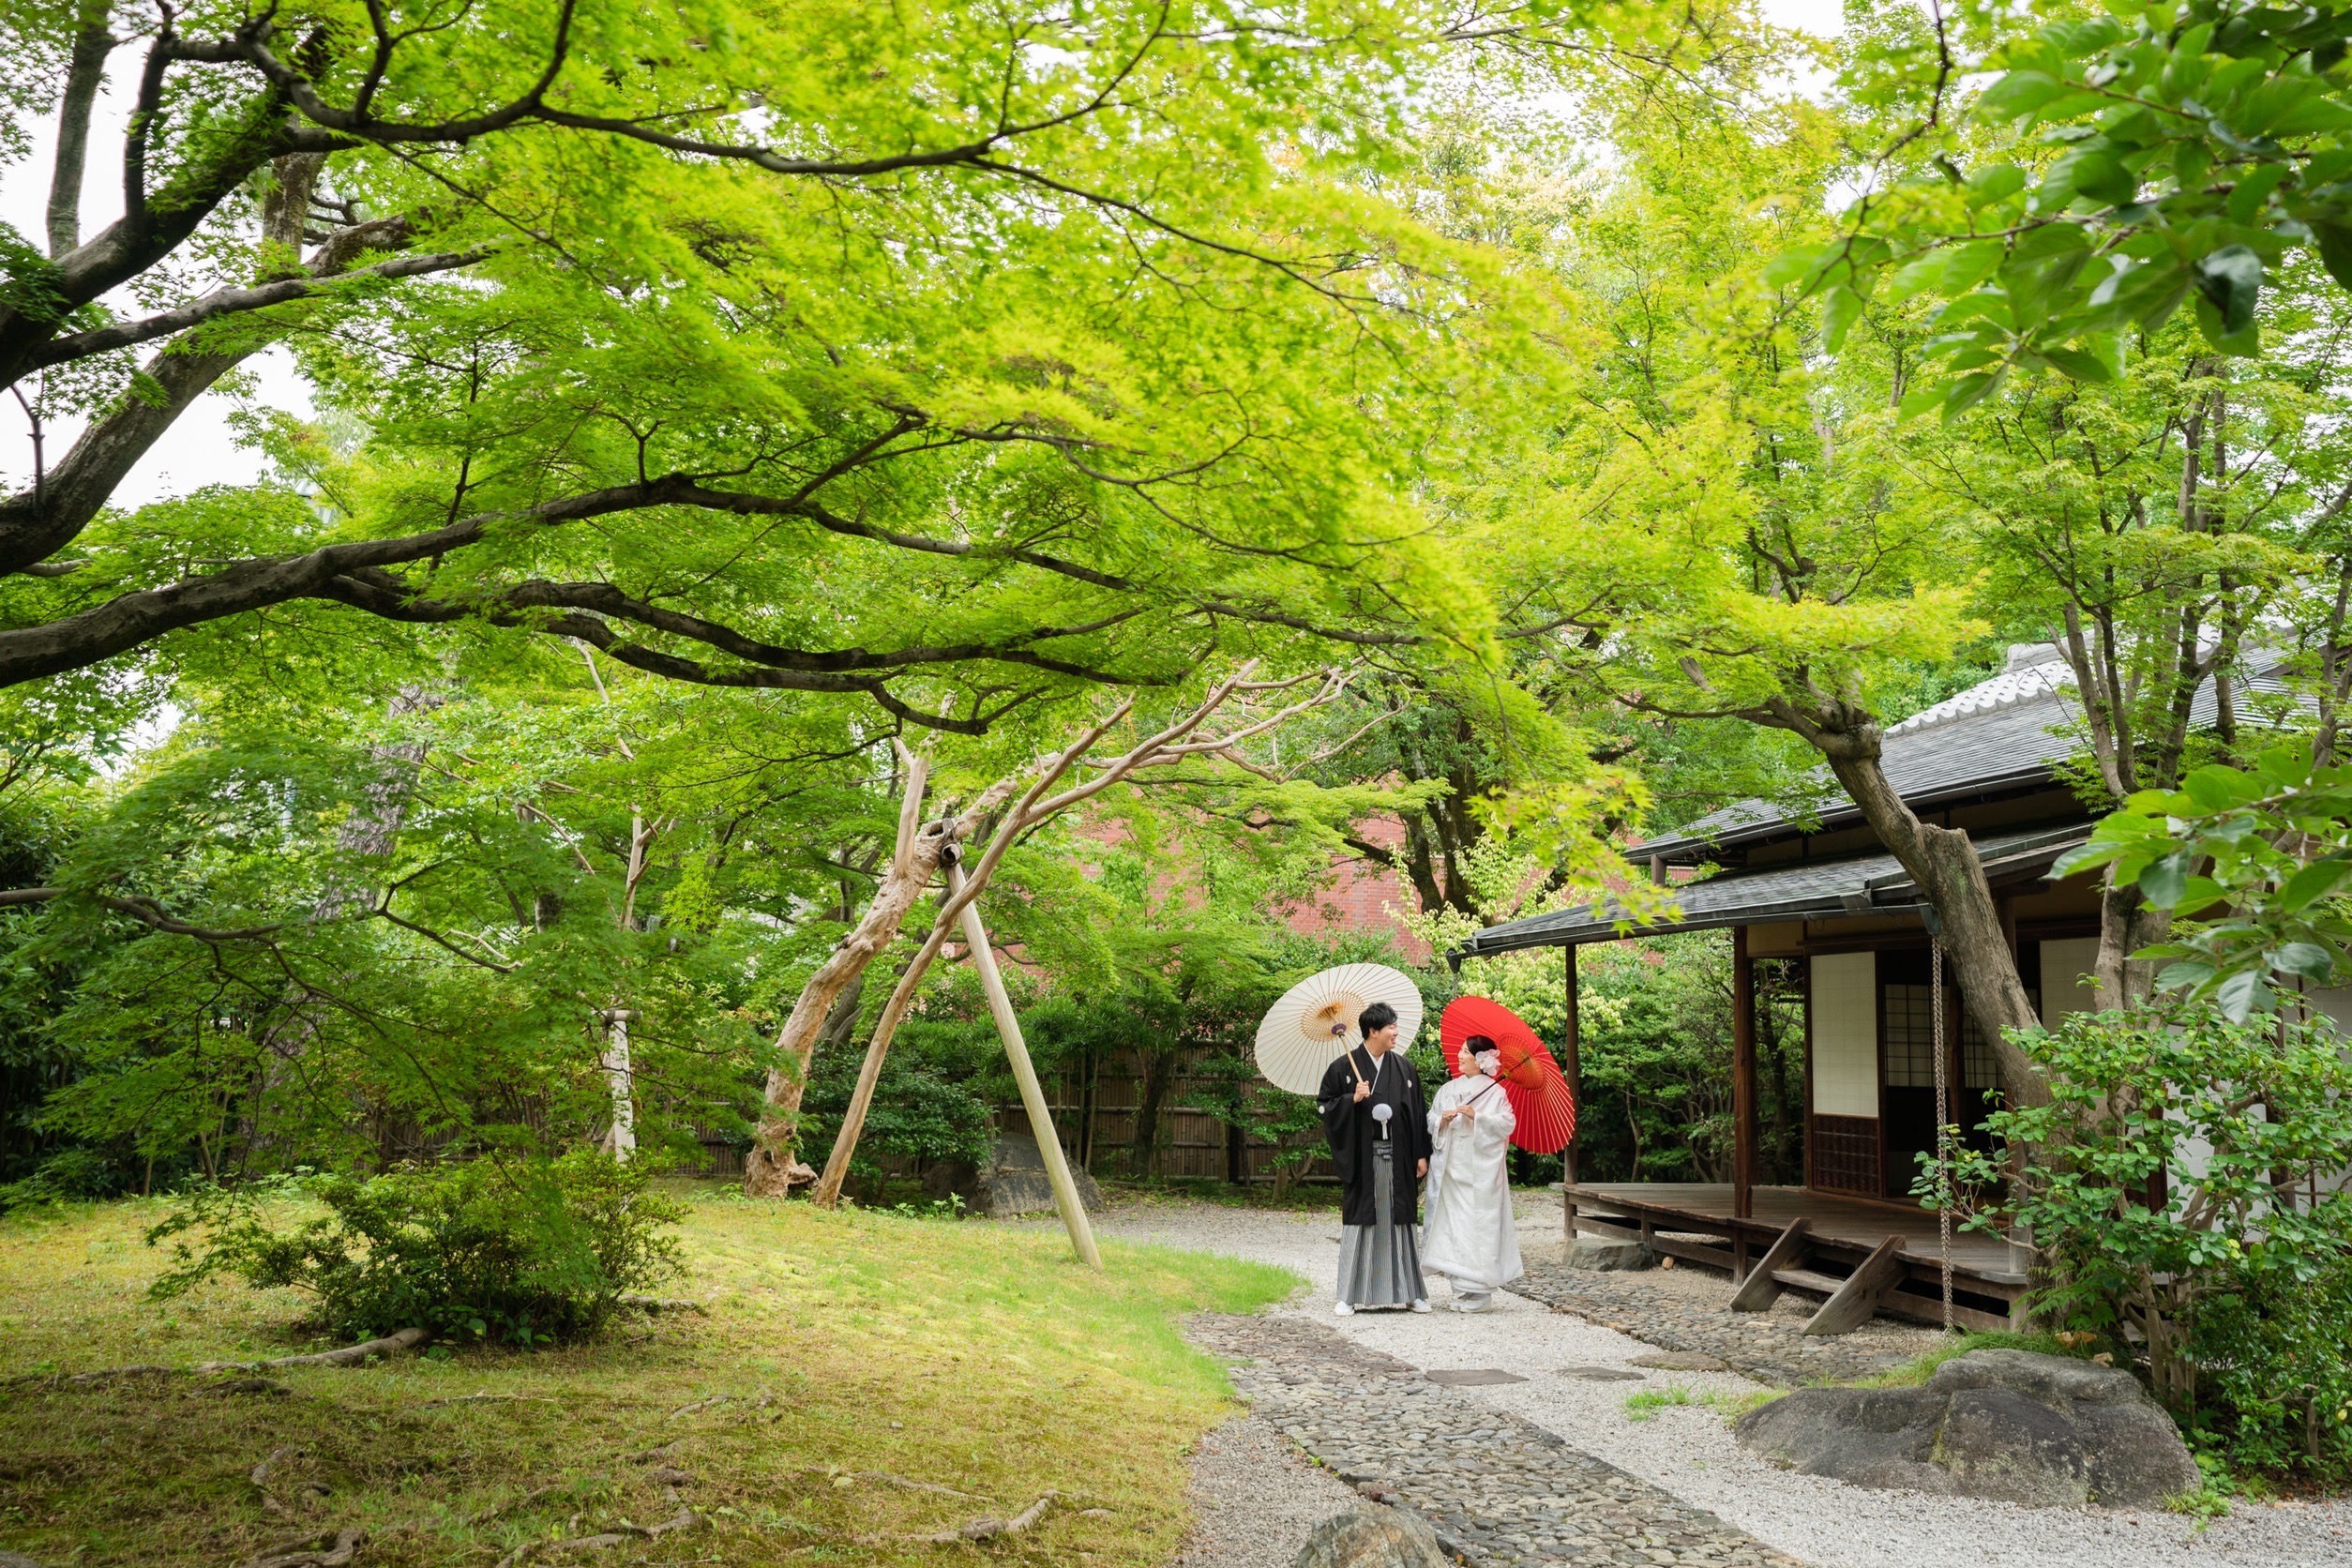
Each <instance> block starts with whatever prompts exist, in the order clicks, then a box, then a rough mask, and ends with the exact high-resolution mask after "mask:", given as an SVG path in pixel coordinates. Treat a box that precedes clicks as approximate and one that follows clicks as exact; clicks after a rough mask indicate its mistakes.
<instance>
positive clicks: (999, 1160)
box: [923, 1133, 1103, 1219]
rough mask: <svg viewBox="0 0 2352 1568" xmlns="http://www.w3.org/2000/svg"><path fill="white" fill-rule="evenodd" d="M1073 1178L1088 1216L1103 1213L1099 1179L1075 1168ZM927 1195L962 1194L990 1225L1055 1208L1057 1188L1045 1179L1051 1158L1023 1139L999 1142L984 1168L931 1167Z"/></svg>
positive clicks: (966, 1164) (954, 1163)
mask: <svg viewBox="0 0 2352 1568" xmlns="http://www.w3.org/2000/svg"><path fill="white" fill-rule="evenodd" d="M1070 1176H1071V1179H1072V1180H1073V1181H1075V1182H1077V1183H1078V1201H1080V1202H1081V1203H1084V1204H1085V1205H1086V1208H1087V1212H1088V1213H1089V1214H1099V1213H1101V1212H1102V1208H1103V1192H1102V1189H1101V1188H1100V1187H1098V1186H1096V1185H1095V1184H1094V1178H1093V1177H1092V1176H1089V1175H1088V1174H1087V1173H1086V1172H1085V1171H1083V1170H1081V1169H1079V1168H1078V1167H1077V1166H1072V1167H1071V1168H1070ZM923 1190H924V1191H925V1192H927V1193H928V1194H929V1195H930V1196H931V1197H933V1198H935V1199H943V1198H945V1197H947V1196H948V1195H949V1194H950V1193H955V1194H958V1195H960V1196H961V1197H962V1199H963V1200H964V1207H965V1208H967V1209H969V1210H971V1211H972V1213H973V1214H985V1215H987V1216H988V1218H990V1219H1008V1218H1010V1217H1012V1216H1013V1215H1015V1214H1035V1213H1036V1212H1037V1211H1038V1210H1040V1209H1050V1208H1052V1207H1053V1183H1052V1182H1051V1181H1050V1180H1048V1177H1047V1175H1046V1157H1045V1155H1043V1154H1042V1153H1038V1150H1037V1140H1036V1139H1035V1138H1030V1137H1028V1136H1026V1135H1024V1134H1018V1133H1015V1134H1008V1135H1006V1136H1005V1137H1003V1138H998V1139H997V1140H996V1142H995V1144H994V1145H993V1146H992V1147H991V1148H990V1149H989V1151H988V1163H986V1164H985V1165H979V1166H974V1165H973V1164H972V1163H971V1162H970V1161H968V1160H945V1161H942V1162H941V1163H940V1164H938V1165H935V1166H933V1167H931V1168H930V1169H929V1171H927V1173H926V1174H925V1175H924V1178H923Z"/></svg>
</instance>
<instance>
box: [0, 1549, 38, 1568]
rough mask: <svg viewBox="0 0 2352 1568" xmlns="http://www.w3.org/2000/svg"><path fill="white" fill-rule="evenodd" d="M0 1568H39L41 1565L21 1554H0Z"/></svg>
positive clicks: (36, 1560) (35, 1559)
mask: <svg viewBox="0 0 2352 1568" xmlns="http://www.w3.org/2000/svg"><path fill="white" fill-rule="evenodd" d="M0 1568H41V1563H40V1560H39V1559H38V1558H31V1557H26V1556H25V1555H24V1554H23V1552H0Z"/></svg>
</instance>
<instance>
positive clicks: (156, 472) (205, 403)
mask: <svg viewBox="0 0 2352 1568" xmlns="http://www.w3.org/2000/svg"><path fill="white" fill-rule="evenodd" d="M1762 4H1763V9H1764V13H1765V15H1766V16H1767V17H1768V18H1770V19H1771V20H1772V21H1773V22H1775V23H1779V24H1780V25H1782V26H1784V27H1799V28H1802V29H1804V30H1805V31H1807V32H1811V33H1816V34H1818V35H1820V36H1821V37H1824V38H1835V37H1836V36H1837V35H1838V34H1839V33H1840V32H1842V31H1843V30H1844V27H1845V15H1844V8H1843V0H1762ZM123 63H124V62H123V59H122V58H120V57H118V59H117V61H116V72H115V74H116V76H117V77H119V76H120V75H121V74H122V66H123ZM115 86H116V83H114V82H111V81H110V83H108V91H107V92H106V93H105V94H104V95H103V96H102V97H101V98H99V100H98V111H97V113H96V114H95V115H94V116H93V123H92V125H91V128H90V131H91V134H90V154H91V156H90V159H89V163H88V165H87V168H86V171H85V174H84V178H83V195H82V234H83V237H84V238H87V237H88V236H89V235H91V234H96V233H97V232H98V230H99V229H101V228H103V227H105V226H106V225H107V224H108V223H111V222H113V220H114V219H116V218H119V217H121V216H122V210H123V201H122V168H121V164H120V162H119V161H118V160H117V159H118V156H119V149H120V148H121V145H122V141H121V135H122V123H123V114H124V109H125V105H124V102H123V99H122V98H121V96H120V95H119V94H118V93H117V92H116V91H115V90H114V88H115ZM53 125H54V120H53V118H48V117H44V118H43V119H40V120H37V121H35V122H33V123H32V124H31V125H29V126H27V127H26V130H27V131H28V132H29V133H30V137H31V141H32V144H33V148H34V152H33V156H32V157H30V158H26V159H25V160H24V161H23V162H21V163H15V164H10V165H8V166H6V167H5V168H0V221H6V222H7V223H8V224H10V225H11V226H13V227H14V228H15V229H16V231H17V233H18V234H22V235H23V236H24V237H25V238H26V239H27V240H30V241H32V242H33V243H34V244H36V245H41V244H44V243H45V240H44V236H45V234H46V232H47V228H48V219H47V216H46V214H47V212H48V206H49V177H50V162H49V148H50V147H51V145H52V144H53V143H52V132H53ZM245 368H246V369H247V370H248V371H249V372H251V374H252V375H253V376H254V378H255V380H256V382H257V385H256V387H255V389H254V392H253V394H252V396H253V399H254V400H255V401H256V402H258V403H262V404H267V405H269V406H273V407H277V408H283V409H290V410H293V411H294V412H296V413H299V414H302V415H309V414H310V413H311V412H312V410H311V405H310V399H309V390H308V388H307V387H306V386H305V385H304V384H303V382H302V379H301V377H300V376H299V375H297V374H296V373H295V370H294V362H293V360H292V359H291V358H290V357H289V356H288V355H286V354H283V353H281V352H279V351H276V350H272V351H270V352H268V353H265V354H257V355H255V356H254V357H253V358H251V359H249V360H248V361H246V366H245ZM236 406H237V405H236V404H235V403H234V401H233V400H231V399H229V398H228V397H226V396H224V395H223V394H220V393H219V392H211V393H207V394H205V395H204V397H203V398H201V399H199V400H197V402H196V403H195V405H194V406H193V407H191V408H190V409H189V410H188V412H187V413H186V414H184V415H181V416H180V418H179V420H178V422H177V423H176V424H174V425H173V427H172V430H170V432H169V433H167V434H166V435H165V436H164V437H163V439H162V440H160V441H158V442H157V443H156V445H155V446H154V448H153V449H152V450H150V451H149V452H148V454H147V456H146V457H145V459H144V460H142V461H141V462H140V464H139V466H138V467H137V468H136V469H134V470H132V471H131V474H130V476H129V478H128V479H127V480H126V481H125V482H124V484H123V486H122V488H121V489H120V490H117V491H116V493H115V500H116V502H117V504H118V505H124V506H139V505H145V504H146V503H148V502H150V501H156V500H160V499H162V498H164V497H166V496H172V495H184V494H186V493H188V491H190V490H196V489H198V488H200V487H202V486H204V485H211V484H231V485H235V484H250V483H251V482H252V481H253V480H255V479H257V478H258V477H260V475H261V471H262V460H261V458H260V455H259V454H258V453H255V452H251V451H249V450H246V449H244V448H242V447H240V446H238V445H236V441H235V437H234V434H233V433H232V432H231V430H230V429H229V424H228V415H230V414H231V413H232V412H233V411H234V409H235V407H236ZM80 433H81V432H80V429H79V427H78V426H74V425H63V426H60V425H52V426H51V427H50V428H49V430H47V431H46V432H45V434H46V439H47V445H48V456H49V460H50V461H52V462H54V461H55V460H57V459H58V458H59V457H61V456H63V455H64V453H65V451H66V450H67V448H68V447H69V446H70V445H72V444H73V439H74V437H75V436H77V435H78V434H80ZM32 471H33V450H32V443H31V441H30V439H29V436H28V432H27V430H26V427H25V424H24V419H23V412H22V411H21V410H19V409H18V408H17V407H16V406H15V404H14V401H13V400H7V401H0V486H5V487H6V488H7V489H8V490H19V489H22V488H23V487H25V486H26V485H27V484H29V482H30V480H31V477H32Z"/></svg>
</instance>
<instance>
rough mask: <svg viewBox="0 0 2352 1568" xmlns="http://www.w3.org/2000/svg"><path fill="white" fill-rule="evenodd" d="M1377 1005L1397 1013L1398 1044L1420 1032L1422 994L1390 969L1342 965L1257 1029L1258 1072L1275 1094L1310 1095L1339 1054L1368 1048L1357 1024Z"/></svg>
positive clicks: (1285, 1000) (1291, 996)
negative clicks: (1287, 1091)
mask: <svg viewBox="0 0 2352 1568" xmlns="http://www.w3.org/2000/svg"><path fill="white" fill-rule="evenodd" d="M1376 1002H1385V1003H1388V1004H1389V1005H1390V1006H1391V1007H1394V1008H1395V1009H1396V1043H1397V1045H1398V1046H1400V1047H1402V1046H1410V1045H1411V1044H1412V1042H1413V1036H1414V1035H1415V1034H1417V1033H1420V1032H1421V988H1420V987H1418V986H1416V985H1414V984H1413V983H1412V981H1411V979H1410V977H1408V976H1406V975H1404V974H1401V973H1399V972H1396V971H1395V970H1393V969H1391V968H1389V967H1388V966H1387V965H1386V964H1342V965H1340V966H1339V967H1338V968H1337V969H1327V970H1325V971H1323V972H1321V973H1320V974H1311V975H1309V976H1307V977H1306V978H1305V979H1304V980H1302V981H1300V982H1299V983H1298V984H1297V985H1295V986H1293V987H1291V988H1289V990H1288V991H1285V992H1284V993H1283V996H1282V1000H1281V1001H1280V1002H1277V1003H1274V1006H1273V1008H1272V1009H1270V1010H1269V1011H1268V1012H1267V1014H1266V1021H1265V1022H1263V1023H1261V1024H1259V1026H1258V1070H1259V1072H1261V1073H1263V1074H1265V1075H1266V1078H1267V1081H1269V1082H1271V1083H1272V1084H1274V1087H1275V1088H1277V1089H1288V1090H1289V1092H1290V1093H1293V1094H1312V1093H1315V1092H1316V1091H1317V1090H1319V1089H1320V1088H1321V1087H1322V1086H1323V1070H1324V1069H1325V1068H1327V1067H1329V1066H1330V1065H1331V1064H1332V1061H1333V1059H1334V1058H1335V1057H1337V1056H1338V1055H1339V1053H1340V1052H1341V1051H1344V1050H1349V1049H1351V1048H1354V1047H1356V1046H1359V1045H1361V1044H1363V1043H1364V1033H1363V1032H1362V1031H1361V1030H1359V1029H1358V1028H1357V1027H1356V1018H1357V1016H1358V1015H1359V1014H1361V1013H1362V1012H1363V1011H1364V1009H1365V1008H1366V1007H1369V1006H1370V1005H1372V1003H1376Z"/></svg>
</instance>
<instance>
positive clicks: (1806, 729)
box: [1774, 702, 2049, 1106]
mask: <svg viewBox="0 0 2352 1568" xmlns="http://www.w3.org/2000/svg"><path fill="white" fill-rule="evenodd" d="M1774 716H1775V717H1776V718H1778V719H1780V720H1781V721H1782V722H1784V723H1785V724H1786V725H1787V728H1788V729H1791V730H1794V731H1796V732H1797V733H1798V734H1800V735H1802V736H1803V737H1804V738H1805V739H1806V740H1807V741H1809V742H1811V743H1812V744H1813V746H1815V748H1816V749H1817V750H1818V751H1820V753H1821V754H1822V755H1823V756H1824V757H1825V758H1827V759H1828V760H1829V764H1830V771H1831V772H1832V773H1833V774H1835V775H1836V776H1837V781H1838V782H1839V783H1840V784H1842V785H1844V786H1845V787H1846V792H1847V795H1848V796H1850V797H1851V798H1852V800H1853V802H1854V804H1855V805H1856V806H1858V807H1861V808H1862V820H1863V821H1864V822H1868V823H1869V824H1870V829H1871V831H1872V832H1873V833H1876V834H1877V836H1878V841H1879V842H1880V843H1881V844H1884V845H1885V846H1886V847H1887V850H1888V852H1890V853H1892V855H1893V856H1894V858H1895V859H1896V860H1897V861H1899V862H1901V863H1902V866H1903V868H1904V869H1905V870H1906V871H1907V872H1909V873H1910V875H1911V877H1912V880H1913V881H1915V882H1918V883H1919V887H1920V891H1921V893H1922V895H1923V896H1924V897H1926V899H1927V902H1928V903H1929V905H1930V906H1931V907H1932V908H1933V909H1934V910H1935V912H1936V916H1937V921H1936V923H1937V927H1939V928H1938V931H1937V935H1939V936H1940V937H1942V939H1943V944H1944V952H1945V953H1946V955H1947V956H1949V957H1951V959H1952V971H1953V972H1954V973H1955V974H1957V975H1958V976H1959V980H1960V994H1961V996H1962V997H1963V998H1964V999H1965V1000H1966V1001H1967V1003H1968V1014H1969V1016H1970V1017H1971V1018H1975V1019H1976V1020H1977V1022H1978V1024H1979V1026H1980V1027H1982V1028H1983V1030H1984V1034H1985V1038H1986V1039H1988V1040H1990V1041H1991V1042H1992V1043H1993V1049H1994V1054H1995V1057H1996V1059H1997V1061H1998V1063H1999V1067H2000V1078H2001V1090H2002V1093H2004V1094H2005V1095H2006V1096H2007V1097H2008V1100H2009V1103H2010V1104H2011V1105H2013V1106H2029V1105H2041V1104H2043V1103H2044V1102H2045V1101H2047V1100H2048V1098H2049V1091H2048V1088H2047V1086H2046V1085H2045V1084H2044V1083H2043V1078H2042V1073H2041V1069H2039V1068H2038V1067H2036V1066H2035V1065H2034V1064H2033V1062H2032V1059H2031V1058H2029V1057H2028V1056H2027V1055H2026V1053H2025V1052H2024V1051H2022V1050H2019V1049H2018V1048H2016V1047H2015V1046H2014V1045H2013V1044H2011V1043H2010V1040H2009V1033H2010V1031H2012V1030H2023V1029H2033V1028H2038V1027H2040V1025H2041V1022H2042V1020H2041V1019H2040V1018H2037V1017H2036V1016H2035V1014H2034V1009H2033V1002H2032V999H2031V998H2029V997H2028V996H2027V995H2026V987H2025V982H2024V981H2023V980H2022V979H2020V978H2019V977H2018V973H2017V957H2016V955H2015V954H2014V953H2012V952H2011V951H2010V947H2009V935H2008V932H2007V931H2006V930H2004V929H2003V928H2002V925H2001V917H2000V911H1999V909H1998V907H1997V906H1996V905H1995V904H1994V902H1993V888H1992V884H1991V883H1990V882H1986V881H1985V878H1984V863H1983V861H1981V860H1979V859H1978V858H1977V853H1976V846H1975V845H1974V844H1972V843H1970V842H1969V841H1968V835H1967V834H1965V833H1963V832H1961V831H1960V830H1959V829H1957V828H1948V827H1937V826H1936V825H1935V824H1934V823H1932V822H1922V821H1920V819H1919V814H1918V813H1917V812H1915V811H1913V810H1912V809H1911V808H1910V807H1908V806H1907V805H1906V804H1905V803H1904V800H1903V797H1902V796H1901V795H1900V794H1898V793H1897V792H1895V789H1894V787H1893V786H1892V784H1889V783H1888V782H1887V776H1886V770H1885V768H1884V767H1883V766H1882V765H1881V754H1882V753H1881V746H1882V741H1883V732H1882V731H1880V729H1879V726H1878V721H1877V719H1876V718H1875V717H1873V716H1871V715H1870V714H1869V713H1868V712H1867V711H1865V710H1863V709H1862V708H1860V707H1858V706H1856V705H1854V704H1851V703H1844V702H1839V703H1824V704H1822V706H1821V707H1820V708H1819V709H1817V710H1816V711H1814V712H1812V713H1803V712H1800V711H1799V710H1797V709H1796V708H1795V706H1794V705H1793V704H1790V703H1787V702H1783V703H1780V704H1778V705H1776V708H1775V710H1774Z"/></svg>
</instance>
